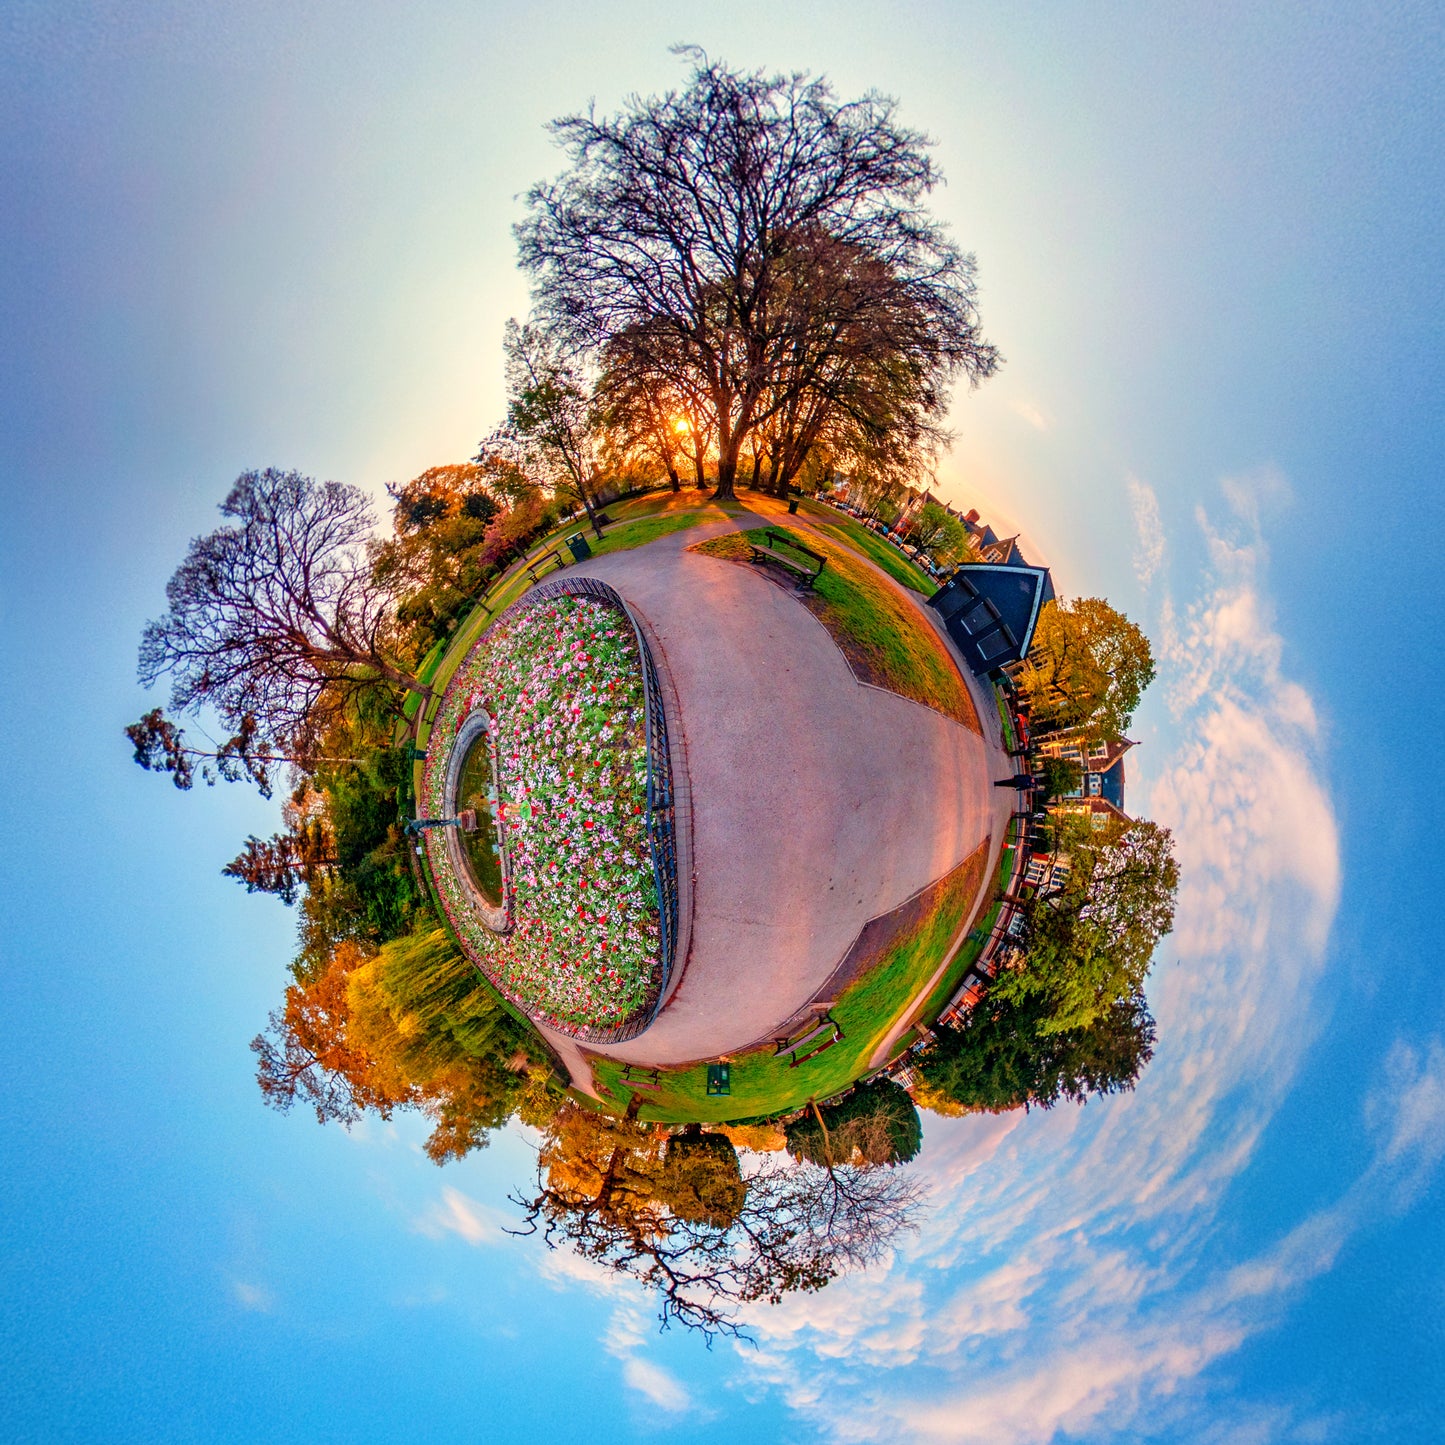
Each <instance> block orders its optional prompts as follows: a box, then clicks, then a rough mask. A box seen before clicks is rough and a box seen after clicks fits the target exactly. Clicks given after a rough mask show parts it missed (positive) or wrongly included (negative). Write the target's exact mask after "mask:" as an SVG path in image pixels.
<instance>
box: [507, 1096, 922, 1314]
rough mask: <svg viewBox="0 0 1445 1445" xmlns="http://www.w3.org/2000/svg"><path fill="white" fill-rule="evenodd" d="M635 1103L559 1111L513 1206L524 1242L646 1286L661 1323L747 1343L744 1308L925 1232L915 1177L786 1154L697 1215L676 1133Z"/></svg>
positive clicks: (855, 1265) (756, 1165)
mask: <svg viewBox="0 0 1445 1445" xmlns="http://www.w3.org/2000/svg"><path fill="white" fill-rule="evenodd" d="M636 1107H637V1106H636V1099H634V1104H633V1106H632V1107H631V1108H629V1110H628V1113H627V1115H626V1116H625V1117H623V1118H617V1117H614V1116H609V1115H605V1114H597V1113H593V1112H592V1111H590V1110H584V1109H581V1108H579V1107H578V1106H576V1105H569V1106H567V1107H566V1108H564V1109H563V1110H561V1111H560V1112H559V1113H558V1114H557V1116H556V1117H555V1118H554V1119H553V1120H552V1122H551V1123H550V1124H549V1126H548V1129H547V1132H546V1134H545V1136H544V1139H543V1143H542V1148H541V1150H540V1152H539V1156H538V1177H537V1190H536V1193H535V1194H533V1195H532V1196H531V1197H530V1198H522V1197H519V1196H514V1200H515V1202H516V1203H517V1204H519V1205H520V1206H521V1207H522V1208H523V1210H524V1220H523V1224H522V1227H521V1228H520V1229H519V1230H518V1231H516V1232H517V1233H522V1234H531V1233H540V1234H541V1235H542V1237H543V1239H544V1240H545V1242H546V1243H547V1244H548V1246H549V1247H553V1248H556V1247H559V1246H564V1245H565V1246H566V1247H568V1248H571V1249H573V1250H575V1251H576V1252H577V1253H579V1254H580V1255H582V1256H583V1257H584V1258H586V1259H590V1260H593V1261H594V1262H596V1263H598V1264H603V1265H606V1266H607V1267H609V1268H611V1269H614V1270H617V1271H618V1272H619V1273H622V1274H627V1275H631V1276H632V1277H633V1278H635V1279H638V1280H640V1281H641V1282H642V1283H643V1284H644V1285H646V1286H647V1287H648V1288H650V1289H652V1290H653V1291H655V1292H656V1294H657V1297H658V1299H659V1302H660V1315H661V1318H662V1321H663V1323H664V1324H669V1323H673V1322H676V1323H678V1324H682V1325H685V1326H687V1327H688V1328H689V1329H696V1330H698V1331H700V1332H701V1333H702V1334H704V1335H705V1336H707V1337H708V1338H709V1339H711V1338H712V1337H713V1336H715V1335H718V1334H723V1335H738V1334H740V1333H742V1331H743V1325H742V1321H741V1319H740V1318H739V1311H740V1309H742V1308H743V1307H744V1306H746V1305H748V1304H752V1303H757V1302H764V1301H765V1302H769V1303H773V1304H776V1303H777V1302H778V1300H780V1299H781V1298H782V1297H783V1295H785V1294H789V1293H792V1292H793V1291H796V1290H817V1289H822V1288H823V1287H824V1286H825V1285H826V1284H828V1283H829V1281H831V1280H833V1279H835V1278H837V1277H838V1276H839V1275H841V1274H844V1273H846V1272H848V1271H850V1270H855V1269H861V1268H864V1267H866V1266H867V1265H869V1264H871V1263H873V1262H874V1261H876V1260H877V1259H879V1258H880V1257H881V1256H882V1255H883V1254H884V1253H885V1252H886V1251H887V1249H888V1248H889V1247H890V1246H891V1244H892V1242H893V1240H894V1239H895V1238H896V1237H897V1235H898V1234H899V1233H900V1231H904V1230H908V1229H911V1228H913V1227H914V1221H915V1218H916V1215H917V1212H918V1207H919V1203H920V1198H921V1189H920V1186H919V1184H918V1182H917V1181H916V1180H915V1179H913V1178H912V1177H910V1176H909V1175H908V1174H907V1173H906V1172H905V1171H902V1170H891V1169H878V1168H872V1167H856V1166H854V1165H851V1164H850V1165H833V1164H831V1162H830V1164H829V1165H828V1166H827V1167H817V1166H815V1165H813V1164H811V1163H801V1164H799V1163H794V1162H793V1161H791V1160H789V1159H786V1158H779V1157H775V1156H753V1157H752V1158H751V1159H750V1161H749V1163H748V1165H747V1167H746V1168H745V1169H744V1170H743V1171H742V1172H741V1173H740V1174H738V1175H737V1176H736V1178H737V1181H738V1185H737V1192H736V1195H735V1196H734V1197H733V1198H732V1199H731V1200H730V1201H729V1207H728V1208H727V1209H725V1210H722V1211H719V1210H717V1209H715V1208H710V1209H699V1208H697V1207H696V1203H697V1201H696V1198H695V1197H694V1195H695V1191H694V1190H692V1189H689V1190H686V1191H684V1190H682V1189H680V1188H679V1179H678V1177H677V1174H678V1170H677V1162H678V1159H677V1156H678V1150H677V1149H676V1148H675V1146H676V1144H677V1142H678V1141H677V1138H676V1136H674V1137H673V1139H672V1140H669V1139H668V1137H667V1135H666V1133H665V1131H663V1130H660V1129H659V1128H658V1127H657V1126H655V1125H648V1124H643V1123H640V1122H639V1121H638V1120H637V1118H636ZM705 1137H706V1136H705ZM713 1192H716V1186H714V1191H713Z"/></svg>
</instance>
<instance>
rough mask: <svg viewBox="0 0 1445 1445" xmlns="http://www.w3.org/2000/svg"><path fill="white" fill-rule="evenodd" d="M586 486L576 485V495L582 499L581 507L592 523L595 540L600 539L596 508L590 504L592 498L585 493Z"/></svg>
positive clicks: (600, 533)
mask: <svg viewBox="0 0 1445 1445" xmlns="http://www.w3.org/2000/svg"><path fill="white" fill-rule="evenodd" d="M587 491H588V489H587V488H586V487H578V488H577V495H578V496H579V497H580V498H581V499H582V508H583V510H584V511H585V512H586V513H587V520H588V521H589V522H591V523H592V530H593V532H595V533H596V534H597V540H598V541H599V542H600V541H601V540H602V525H601V523H600V522H598V520H597V509H596V508H595V507H594V506H593V505H592V498H591V497H589V496H588V495H587Z"/></svg>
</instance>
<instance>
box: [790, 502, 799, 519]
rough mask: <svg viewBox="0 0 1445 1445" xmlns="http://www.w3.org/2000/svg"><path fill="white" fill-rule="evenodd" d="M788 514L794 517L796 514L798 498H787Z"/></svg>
mask: <svg viewBox="0 0 1445 1445" xmlns="http://www.w3.org/2000/svg"><path fill="white" fill-rule="evenodd" d="M788 515H789V516H790V517H796V516H797V515H798V499H797V498H796V497H789V498H788Z"/></svg>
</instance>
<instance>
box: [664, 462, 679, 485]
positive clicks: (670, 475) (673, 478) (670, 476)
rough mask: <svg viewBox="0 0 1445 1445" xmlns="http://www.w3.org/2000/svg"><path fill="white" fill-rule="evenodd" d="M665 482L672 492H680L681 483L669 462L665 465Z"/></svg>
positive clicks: (675, 470)
mask: <svg viewBox="0 0 1445 1445" xmlns="http://www.w3.org/2000/svg"><path fill="white" fill-rule="evenodd" d="M667 480H668V482H669V484H670V485H671V487H672V490H673V491H674V492H680V491H681V490H682V482H681V480H680V479H679V477H678V475H677V468H676V467H675V466H673V464H672V463H671V462H668V464H667Z"/></svg>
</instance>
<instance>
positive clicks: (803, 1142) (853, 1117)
mask: <svg viewBox="0 0 1445 1445" xmlns="http://www.w3.org/2000/svg"><path fill="white" fill-rule="evenodd" d="M785 1132H786V1136H787V1141H788V1152H789V1153H790V1154H791V1155H792V1156H793V1158H795V1159H807V1160H810V1161H811V1162H812V1163H814V1164H821V1165H823V1166H824V1167H830V1166H833V1165H838V1164H855V1165H859V1166H872V1167H877V1166H879V1165H896V1164H905V1163H907V1162H908V1161H909V1160H911V1159H914V1158H916V1157H917V1154H918V1151H919V1149H920V1148H921V1147H922V1145H923V1125H922V1123H921V1122H920V1120H919V1118H918V1110H917V1109H916V1108H914V1106H913V1100H912V1099H911V1098H910V1097H909V1095H908V1091H907V1090H906V1089H904V1088H902V1087H901V1086H900V1085H898V1084H895V1083H894V1082H893V1080H892V1079H873V1080H871V1081H869V1082H867V1083H862V1084H859V1085H858V1086H857V1087H856V1088H854V1089H853V1090H851V1091H850V1092H849V1093H848V1094H847V1095H845V1096H844V1097H843V1098H842V1099H840V1100H839V1101H838V1102H837V1103H835V1104H824V1105H822V1106H821V1107H818V1106H814V1107H811V1108H810V1109H808V1110H807V1111H806V1112H805V1113H803V1114H802V1115H801V1116H800V1117H799V1118H797V1119H796V1120H794V1121H793V1122H792V1123H790V1124H789V1125H788V1126H787V1129H786V1131H785Z"/></svg>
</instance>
